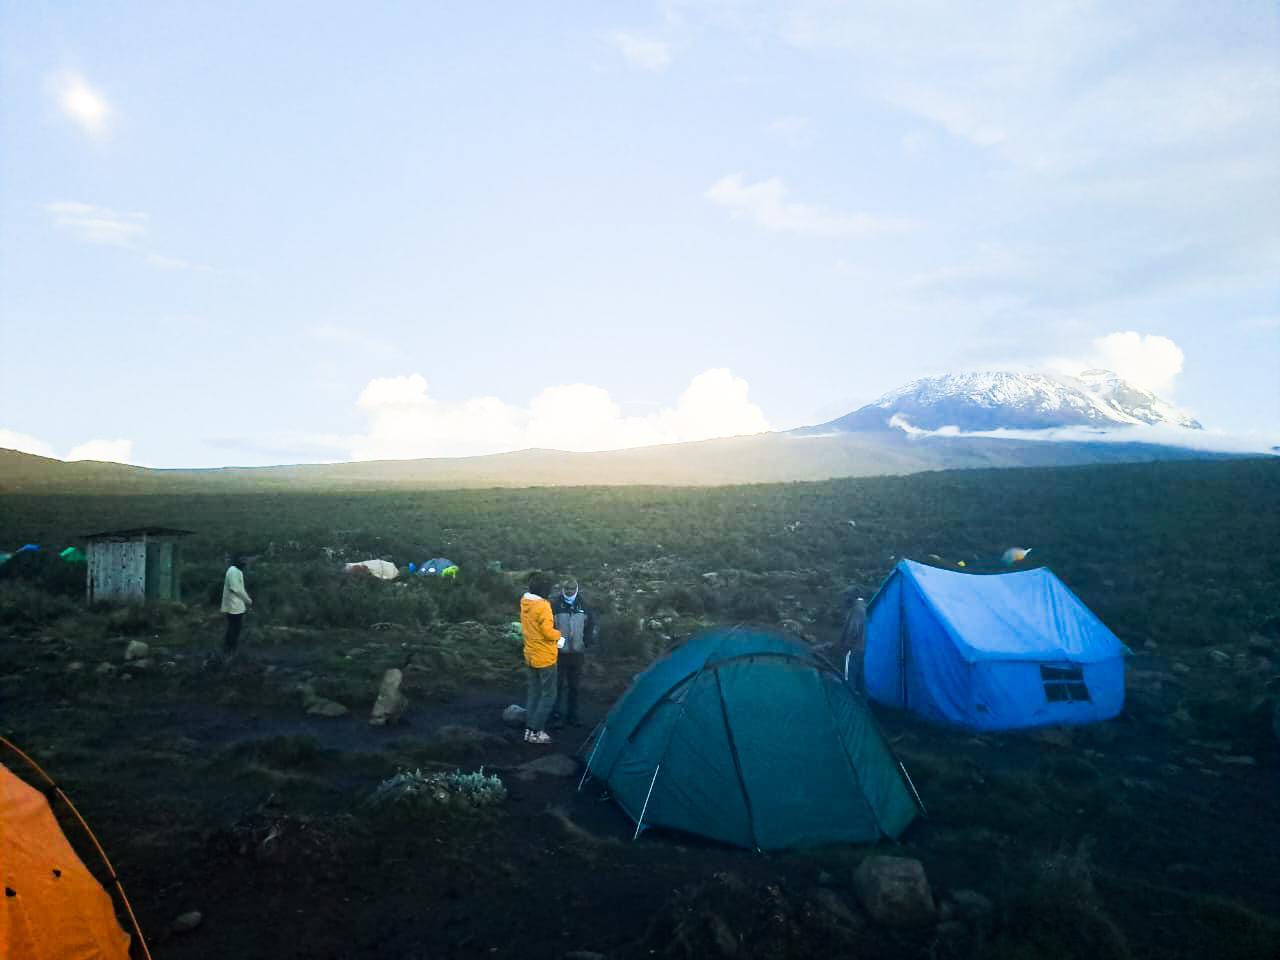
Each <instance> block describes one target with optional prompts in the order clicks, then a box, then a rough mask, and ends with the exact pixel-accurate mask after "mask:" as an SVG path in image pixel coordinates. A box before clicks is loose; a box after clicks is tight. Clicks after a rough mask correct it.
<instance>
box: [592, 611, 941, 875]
mask: <svg viewBox="0 0 1280 960" xmlns="http://www.w3.org/2000/svg"><path fill="white" fill-rule="evenodd" d="M583 756H584V757H585V758H586V759H587V761H588V771H589V773H590V774H591V775H592V776H595V777H597V778H599V779H601V780H604V781H606V782H607V783H608V785H609V789H610V792H611V793H612V795H613V798H614V799H615V800H616V801H617V803H618V804H619V806H621V807H622V809H623V810H624V811H625V812H626V813H627V815H628V816H630V817H631V819H632V820H634V821H635V822H636V823H637V824H638V825H639V826H662V827H667V828H670V829H674V830H682V831H685V832H688V833H694V834H700V835H702V836H705V837H710V838H712V839H715V840H720V841H722V842H724V843H729V844H733V845H736V846H741V847H747V848H756V849H761V850H776V849H783V848H789V847H806V846H816V845H820V844H829V843H868V842H873V841H875V840H877V839H879V838H880V837H882V836H888V837H897V836H898V835H899V834H900V833H902V831H903V830H905V829H906V827H907V825H908V824H909V823H910V822H911V821H912V820H913V819H914V817H915V815H916V811H917V808H916V803H915V801H914V799H913V797H912V793H911V790H910V788H909V787H908V785H907V782H906V780H905V779H904V774H903V772H902V770H901V769H900V767H899V764H898V761H897V759H896V758H895V757H894V756H893V754H892V752H891V751H890V749H889V747H888V745H887V744H886V743H885V742H884V739H883V738H882V737H881V736H880V734H879V731H878V730H877V729H876V726H875V723H874V721H873V719H872V717H871V713H870V710H869V709H868V707H867V705H866V702H865V701H864V700H863V699H862V698H861V697H860V696H859V695H858V694H857V693H856V692H855V691H854V690H853V688H852V687H850V686H849V684H848V683H846V682H845V680H844V679H843V677H842V676H841V675H840V673H838V672H837V671H836V670H835V668H834V667H833V666H831V665H830V664H828V663H827V662H826V661H824V660H822V659H821V658H820V657H818V656H817V655H816V654H814V652H813V651H812V650H811V649H810V648H809V647H807V646H806V645H804V644H803V643H800V642H798V641H796V640H792V639H790V638H789V637H786V636H784V635H782V634H779V633H775V632H771V631H765V630H747V629H744V628H734V629H727V630H715V631H709V632H707V633H703V634H701V635H699V636H697V637H694V638H693V639H691V640H690V641H688V642H687V643H685V644H684V645H683V646H681V647H679V648H677V649H676V650H675V651H673V652H672V653H671V654H670V655H669V656H667V657H666V658H664V659H663V660H661V661H659V662H658V663H656V664H654V665H653V666H652V667H650V668H649V669H648V670H647V671H645V672H644V673H643V674H641V675H640V676H639V677H637V678H636V680H635V682H634V683H633V684H632V686H631V688H630V689H629V690H628V691H627V693H626V694H625V695H624V696H623V697H622V699H621V700H619V701H618V703H617V704H615V705H614V707H613V709H612V710H611V711H610V712H609V715H608V717H606V718H605V720H604V722H603V723H602V724H601V726H600V728H599V729H598V730H597V731H596V734H595V735H594V736H593V737H592V739H591V740H589V741H588V743H587V745H586V746H585V747H584V748H583Z"/></svg>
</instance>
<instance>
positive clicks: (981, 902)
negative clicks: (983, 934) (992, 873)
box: [951, 890, 996, 927]
mask: <svg viewBox="0 0 1280 960" xmlns="http://www.w3.org/2000/svg"><path fill="white" fill-rule="evenodd" d="M951 902H952V903H953V904H954V905H955V915H956V917H957V919H960V920H963V921H965V922H966V923H970V924H973V925H974V926H976V927H985V926H987V924H989V923H990V922H991V918H992V916H993V915H994V914H995V909H996V908H995V904H993V903H992V902H991V901H990V900H989V899H987V898H986V897H985V896H983V895H982V894H981V893H979V892H978V891H977V890H953V891H951Z"/></svg>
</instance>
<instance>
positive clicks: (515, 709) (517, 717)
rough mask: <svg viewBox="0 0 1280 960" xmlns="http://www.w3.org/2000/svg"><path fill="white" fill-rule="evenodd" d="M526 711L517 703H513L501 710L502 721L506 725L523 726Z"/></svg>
mask: <svg viewBox="0 0 1280 960" xmlns="http://www.w3.org/2000/svg"><path fill="white" fill-rule="evenodd" d="M527 716H528V711H527V710H525V708H524V707H522V706H520V705H519V704H518V703H513V704H512V705H511V706H509V707H507V709H505V710H503V711H502V722H503V723H505V724H506V725H507V726H508V727H523V726H524V721H525V717H527Z"/></svg>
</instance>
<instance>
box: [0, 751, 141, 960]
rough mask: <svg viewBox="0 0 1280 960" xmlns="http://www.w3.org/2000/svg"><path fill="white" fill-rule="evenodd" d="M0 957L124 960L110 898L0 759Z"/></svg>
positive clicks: (41, 802)
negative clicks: (0, 884)
mask: <svg viewBox="0 0 1280 960" xmlns="http://www.w3.org/2000/svg"><path fill="white" fill-rule="evenodd" d="M0 882H3V883H4V896H3V899H0V956H2V957H4V958H5V960H128V957H129V935H128V934H127V933H125V932H124V931H123V930H122V929H121V928H120V924H119V923H118V922H117V921H116V914H115V907H114V905H113V904H112V902H111V897H110V896H108V895H107V892H106V891H105V890H104V889H102V887H101V886H100V885H99V884H98V881H96V880H95V879H94V878H93V875H92V874H91V873H89V870H88V868H87V867H85V865H84V863H83V862H82V861H81V860H80V858H79V857H77V856H76V853H75V851H74V850H72V849H71V844H69V843H68V842H67V838H66V837H65V836H64V835H63V833H62V829H61V828H60V827H59V826H58V821H57V820H56V819H54V816H53V811H52V810H51V809H49V804H48V802H47V801H46V800H45V798H44V796H43V795H41V794H40V792H39V791H37V790H35V789H33V788H32V787H30V786H28V785H27V784H26V783H24V782H23V781H22V780H19V779H18V778H17V777H15V776H14V775H13V774H12V773H11V772H10V771H9V769H8V768H7V767H5V766H4V765H3V764H0Z"/></svg>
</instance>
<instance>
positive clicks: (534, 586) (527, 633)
mask: <svg viewBox="0 0 1280 960" xmlns="http://www.w3.org/2000/svg"><path fill="white" fill-rule="evenodd" d="M550 593H551V578H550V577H549V576H547V575H546V574H545V573H534V574H531V575H530V576H529V591H528V592H527V593H526V594H525V595H524V596H523V597H521V598H520V630H521V632H522V633H523V634H524V662H525V665H526V667H527V668H528V675H529V697H528V700H527V702H526V703H525V710H526V711H527V716H526V717H525V724H526V726H525V730H524V739H525V743H550V742H551V738H550V737H549V736H547V731H546V726H547V717H548V716H550V714H551V709H552V707H554V706H555V702H556V660H557V659H558V657H559V653H560V648H561V647H563V646H564V638H563V637H562V636H560V631H559V630H557V629H556V624H555V617H554V616H553V615H552V613H551V604H550V603H548V602H547V599H546V597H547V595H548V594H550Z"/></svg>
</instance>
